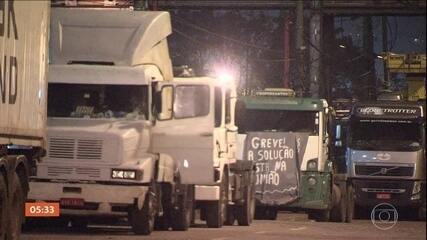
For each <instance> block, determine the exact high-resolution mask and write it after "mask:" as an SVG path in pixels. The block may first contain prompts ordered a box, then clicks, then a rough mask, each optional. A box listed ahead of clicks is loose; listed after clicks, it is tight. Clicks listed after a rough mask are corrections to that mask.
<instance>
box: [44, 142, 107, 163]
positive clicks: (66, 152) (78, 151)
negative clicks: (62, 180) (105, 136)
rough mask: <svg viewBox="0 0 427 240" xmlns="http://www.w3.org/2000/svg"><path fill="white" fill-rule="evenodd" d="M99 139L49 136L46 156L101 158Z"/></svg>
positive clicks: (78, 158) (77, 158)
mask: <svg viewBox="0 0 427 240" xmlns="http://www.w3.org/2000/svg"><path fill="white" fill-rule="evenodd" d="M102 147H103V141H102V140H99V139H73V138H57V137H52V138H49V146H48V156H49V158H56V159H76V160H91V161H94V160H95V161H96V160H102Z"/></svg>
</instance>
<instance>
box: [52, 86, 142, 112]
mask: <svg viewBox="0 0 427 240" xmlns="http://www.w3.org/2000/svg"><path fill="white" fill-rule="evenodd" d="M147 90H148V89H147V86H141V85H98V84H62V83H53V84H52V83H51V84H49V89H48V116H49V117H66V118H137V119H143V118H146V117H147V116H148V104H147V101H148V93H147Z"/></svg>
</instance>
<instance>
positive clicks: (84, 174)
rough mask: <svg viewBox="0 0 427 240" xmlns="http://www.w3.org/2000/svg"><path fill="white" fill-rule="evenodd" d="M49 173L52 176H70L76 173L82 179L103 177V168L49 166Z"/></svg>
mask: <svg viewBox="0 0 427 240" xmlns="http://www.w3.org/2000/svg"><path fill="white" fill-rule="evenodd" d="M47 175H48V176H50V177H63V178H68V177H69V176H70V175H74V176H76V177H78V178H81V179H87V178H99V177H101V170H100V169H98V168H80V167H77V168H76V167H48V168H47Z"/></svg>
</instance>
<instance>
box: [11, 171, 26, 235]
mask: <svg viewBox="0 0 427 240" xmlns="http://www.w3.org/2000/svg"><path fill="white" fill-rule="evenodd" d="M10 193H11V194H10V196H11V199H10V200H11V201H10V210H9V212H10V214H9V221H10V222H9V223H10V224H9V233H8V234H7V235H8V237H9V238H8V239H20V236H21V227H22V223H23V220H24V191H23V189H22V186H21V181H20V180H19V177H18V174H16V173H14V174H13V179H12V188H11V192H10Z"/></svg>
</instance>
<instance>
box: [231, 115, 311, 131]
mask: <svg viewBox="0 0 427 240" xmlns="http://www.w3.org/2000/svg"><path fill="white" fill-rule="evenodd" d="M236 123H237V126H238V127H239V132H240V133H245V132H252V131H278V132H308V133H310V135H317V133H318V130H317V129H318V125H317V124H316V112H309V111H287V110H260V109H244V110H243V109H237V112H236Z"/></svg>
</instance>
